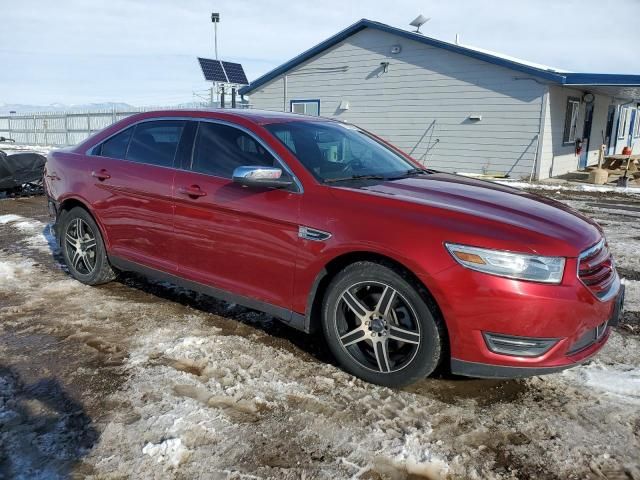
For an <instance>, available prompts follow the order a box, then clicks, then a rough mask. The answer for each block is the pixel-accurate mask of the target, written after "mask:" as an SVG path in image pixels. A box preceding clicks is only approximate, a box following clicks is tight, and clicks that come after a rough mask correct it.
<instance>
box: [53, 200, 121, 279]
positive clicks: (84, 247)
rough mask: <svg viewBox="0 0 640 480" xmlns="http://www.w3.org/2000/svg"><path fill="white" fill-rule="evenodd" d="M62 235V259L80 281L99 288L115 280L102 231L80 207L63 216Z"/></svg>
mask: <svg viewBox="0 0 640 480" xmlns="http://www.w3.org/2000/svg"><path fill="white" fill-rule="evenodd" d="M59 233H60V235H61V239H60V246H61V248H62V256H63V257H64V261H65V263H66V264H67V268H68V269H69V273H71V275H72V276H73V277H74V278H75V279H76V280H79V281H81V282H82V283H86V284H87V285H99V284H101V283H107V282H110V281H111V280H113V279H114V278H115V273H114V271H113V269H112V268H111V266H110V265H109V260H108V259H107V252H106V249H105V247H104V242H103V240H102V236H101V235H100V230H99V229H98V225H97V224H96V222H95V220H94V219H93V218H92V217H91V215H90V214H89V212H87V211H86V210H84V209H83V208H80V207H75V208H72V209H71V210H69V211H65V212H63V213H62V217H61V219H60V229H59Z"/></svg>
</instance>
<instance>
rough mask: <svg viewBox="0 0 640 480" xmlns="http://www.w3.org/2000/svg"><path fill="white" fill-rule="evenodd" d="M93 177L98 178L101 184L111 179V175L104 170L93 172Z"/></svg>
mask: <svg viewBox="0 0 640 480" xmlns="http://www.w3.org/2000/svg"><path fill="white" fill-rule="evenodd" d="M91 176H92V177H94V178H97V179H98V180H100V181H101V182H102V181H104V180H108V179H110V178H111V175H109V173H108V172H107V171H106V170H105V169H104V168H103V169H102V170H100V171H99V172H91Z"/></svg>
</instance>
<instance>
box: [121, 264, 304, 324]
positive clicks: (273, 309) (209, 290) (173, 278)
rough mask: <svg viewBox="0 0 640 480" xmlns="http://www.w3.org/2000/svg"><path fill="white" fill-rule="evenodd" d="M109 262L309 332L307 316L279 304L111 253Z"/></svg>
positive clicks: (126, 269)
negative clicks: (189, 278) (264, 314)
mask: <svg viewBox="0 0 640 480" xmlns="http://www.w3.org/2000/svg"><path fill="white" fill-rule="evenodd" d="M109 262H110V263H111V265H113V266H114V267H116V268H117V269H118V270H123V271H126V272H136V273H139V274H141V275H144V276H145V277H148V278H151V279H153V280H160V281H165V282H169V283H172V284H174V285H177V286H179V287H182V288H186V289H188V290H193V291H194V292H198V293H202V294H204V295H209V296H211V297H215V298H217V299H219V300H223V301H225V302H229V303H237V304H238V305H242V306H243V307H247V308H251V309H253V310H258V311H261V312H264V313H267V314H269V315H273V316H274V317H276V318H277V319H278V320H281V321H282V322H284V323H286V324H287V325H289V326H290V327H292V328H295V329H297V330H301V331H303V332H305V333H309V331H308V326H307V322H306V318H305V316H304V315H301V314H299V313H296V312H294V311H292V310H288V309H286V308H282V307H279V306H277V305H272V304H270V303H266V302H262V301H260V300H256V299H254V298H249V297H245V296H243V295H237V294H235V293H231V292H228V291H226V290H222V289H220V288H216V287H212V286H209V285H205V284H203V283H199V282H194V281H191V280H186V279H184V278H181V277H179V276H177V275H173V274H171V273H166V272H163V271H160V270H156V269H155V268H151V267H146V266H144V265H140V264H139V263H136V262H132V261H130V260H125V259H123V258H120V257H115V256H112V255H109Z"/></svg>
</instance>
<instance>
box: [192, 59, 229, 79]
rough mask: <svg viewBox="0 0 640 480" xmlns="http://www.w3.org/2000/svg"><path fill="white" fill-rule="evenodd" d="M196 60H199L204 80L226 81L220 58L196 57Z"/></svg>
mask: <svg viewBox="0 0 640 480" xmlns="http://www.w3.org/2000/svg"><path fill="white" fill-rule="evenodd" d="M198 61H199V62H200V68H201V69H202V73H203V74H204V78H205V79H206V80H209V81H211V82H225V83H226V82H228V80H227V76H226V75H225V73H224V70H223V68H222V65H221V62H220V60H211V59H210V58H200V57H198Z"/></svg>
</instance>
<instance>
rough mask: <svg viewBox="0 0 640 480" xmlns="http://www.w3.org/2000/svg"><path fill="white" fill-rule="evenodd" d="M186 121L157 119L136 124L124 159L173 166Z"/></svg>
mask: <svg viewBox="0 0 640 480" xmlns="http://www.w3.org/2000/svg"><path fill="white" fill-rule="evenodd" d="M185 124H186V121H182V120H157V121H152V122H143V123H139V124H137V125H136V127H135V130H134V132H133V136H132V138H131V141H130V142H129V148H128V150H127V155H126V159H127V160H129V161H132V162H137V163H145V164H148V165H157V166H160V167H173V164H174V159H175V156H176V151H177V150H178V144H179V143H180V138H181V136H182V132H183V130H184V127H185Z"/></svg>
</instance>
